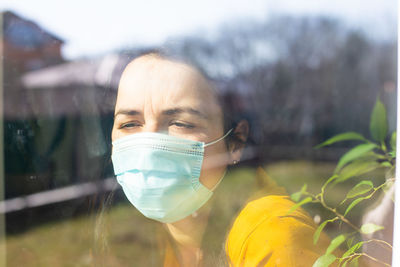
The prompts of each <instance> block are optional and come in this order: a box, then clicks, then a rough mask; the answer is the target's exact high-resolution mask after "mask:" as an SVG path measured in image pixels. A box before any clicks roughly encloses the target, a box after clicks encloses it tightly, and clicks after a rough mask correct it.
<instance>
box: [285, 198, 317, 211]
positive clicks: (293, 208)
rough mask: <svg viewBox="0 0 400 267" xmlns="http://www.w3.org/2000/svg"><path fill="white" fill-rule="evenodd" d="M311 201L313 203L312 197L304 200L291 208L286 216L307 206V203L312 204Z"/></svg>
mask: <svg viewBox="0 0 400 267" xmlns="http://www.w3.org/2000/svg"><path fill="white" fill-rule="evenodd" d="M311 201H312V198H311V197H306V198H305V199H303V200H302V201H300V202H298V203H296V204H294V205H293V206H292V207H291V208H290V210H289V211H288V212H287V213H286V215H288V214H290V213H292V212H293V211H295V210H296V209H297V208H299V207H300V206H302V205H304V204H307V203H309V202H311Z"/></svg>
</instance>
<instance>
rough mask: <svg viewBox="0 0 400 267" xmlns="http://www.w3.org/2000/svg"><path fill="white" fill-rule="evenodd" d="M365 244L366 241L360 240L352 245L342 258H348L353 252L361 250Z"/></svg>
mask: <svg viewBox="0 0 400 267" xmlns="http://www.w3.org/2000/svg"><path fill="white" fill-rule="evenodd" d="M363 244H364V242H358V243H356V244H355V245H354V246H352V247H351V248H349V249H348V250H347V251H346V252H345V253H344V254H343V255H342V259H343V258H346V257H348V256H350V255H351V254H353V253H354V252H356V251H357V250H359V249H360V248H361V247H362V245H363Z"/></svg>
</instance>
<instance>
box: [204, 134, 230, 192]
mask: <svg viewBox="0 0 400 267" xmlns="http://www.w3.org/2000/svg"><path fill="white" fill-rule="evenodd" d="M228 162H229V154H228V151H227V149H226V145H225V143H224V142H223V141H221V142H220V143H217V144H214V145H212V146H210V147H206V148H205V151H204V159H203V165H202V167H201V174H200V182H201V183H202V184H203V185H204V186H206V187H207V188H208V189H212V188H213V187H214V186H215V185H216V184H217V183H218V181H219V179H220V178H221V177H222V175H223V174H224V172H225V169H226V167H227V165H228Z"/></svg>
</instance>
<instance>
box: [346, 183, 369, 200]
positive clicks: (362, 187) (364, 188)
mask: <svg viewBox="0 0 400 267" xmlns="http://www.w3.org/2000/svg"><path fill="white" fill-rule="evenodd" d="M372 188H374V185H373V184H372V182H371V181H367V180H364V181H361V182H359V183H358V184H357V185H355V186H354V187H353V188H352V189H351V190H350V191H349V192H348V193H347V195H346V198H353V197H356V196H359V195H362V194H365V193H367V192H369V191H370V190H371V189H372Z"/></svg>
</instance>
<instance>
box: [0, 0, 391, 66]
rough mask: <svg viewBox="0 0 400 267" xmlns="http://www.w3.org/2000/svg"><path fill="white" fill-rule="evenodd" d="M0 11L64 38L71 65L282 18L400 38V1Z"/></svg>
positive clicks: (123, 1)
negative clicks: (242, 22)
mask: <svg viewBox="0 0 400 267" xmlns="http://www.w3.org/2000/svg"><path fill="white" fill-rule="evenodd" d="M0 10H12V11H14V12H16V13H17V14H19V15H21V16H23V17H25V18H28V19H30V20H33V21H35V22H37V23H38V24H39V25H40V26H41V27H43V28H44V29H46V30H48V31H50V32H51V33H53V34H55V35H57V36H59V37H61V38H62V39H63V40H65V42H66V43H65V45H64V48H63V54H64V56H65V57H66V58H69V59H74V58H79V57H83V56H94V55H99V54H102V53H106V52H109V51H112V50H116V49H121V48H124V47H132V46H138V45H139V46H140V45H156V44H161V43H163V42H164V41H165V40H166V39H167V38H168V37H174V36H182V35H185V34H190V33H193V32H198V33H207V32H212V31H213V30H216V29H217V28H218V26H219V25H221V24H223V23H227V22H229V21H232V20H235V19H243V18H251V19H255V20H265V19H268V17H270V16H274V15H279V14H292V15H315V14H322V15H329V16H335V17H338V18H340V19H342V20H344V21H345V22H346V23H348V24H350V25H352V26H354V27H359V28H363V29H367V30H368V31H371V32H374V34H376V35H378V36H379V38H381V37H382V38H387V37H388V36H390V35H393V34H396V33H397V28H396V23H397V1H396V0H333V1H332V0H278V1H277V0H275V1H272V0H247V1H245V0H218V1H216V0H202V1H188V0H168V1H163V0H146V1H143V0H113V1H103V0H97V1H95V0H85V1H82V0H79V1H78V0H68V1H54V0H35V1H32V0H2V1H1V3H0Z"/></svg>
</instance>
